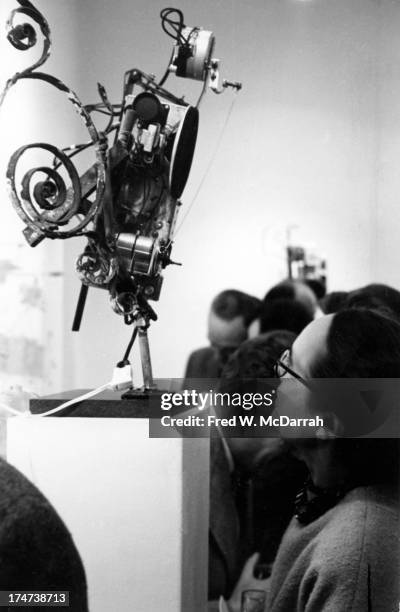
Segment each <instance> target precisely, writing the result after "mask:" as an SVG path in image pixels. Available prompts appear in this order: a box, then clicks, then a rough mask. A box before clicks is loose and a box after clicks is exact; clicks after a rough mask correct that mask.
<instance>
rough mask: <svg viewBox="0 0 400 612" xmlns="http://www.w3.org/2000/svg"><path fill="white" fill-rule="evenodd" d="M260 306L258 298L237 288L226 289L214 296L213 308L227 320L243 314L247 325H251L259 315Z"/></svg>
mask: <svg viewBox="0 0 400 612" xmlns="http://www.w3.org/2000/svg"><path fill="white" fill-rule="evenodd" d="M260 306H261V301H260V300H259V299H258V298H256V297H253V296H252V295H248V294H247V293H243V292H242V291H237V290H236V289H226V290H225V291H222V292H221V293H219V294H218V295H217V296H216V297H215V298H214V300H213V301H212V304H211V310H212V311H213V312H214V314H216V315H217V316H218V317H220V318H221V319H224V320H225V321H231V320H232V319H235V318H236V317H239V316H241V317H243V319H244V322H245V325H246V326H249V325H250V323H252V322H253V321H254V319H256V318H257V317H258V315H259V312H260Z"/></svg>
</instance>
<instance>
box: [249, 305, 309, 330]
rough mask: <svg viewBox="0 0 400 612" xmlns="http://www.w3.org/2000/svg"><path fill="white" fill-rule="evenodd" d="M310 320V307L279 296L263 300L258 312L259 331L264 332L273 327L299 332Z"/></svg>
mask: <svg viewBox="0 0 400 612" xmlns="http://www.w3.org/2000/svg"><path fill="white" fill-rule="evenodd" d="M312 320H313V316H312V315H311V312H310V309H309V308H307V307H306V306H305V305H304V304H303V303H302V302H299V301H298V300H289V299H280V298H279V299H274V300H271V301H264V302H263V304H262V307H261V314H260V332H261V333H262V334H264V333H266V332H269V331H273V330H274V329H286V330H288V331H291V332H293V333H295V334H299V333H300V332H302V331H303V329H304V328H305V327H306V326H307V325H308V324H309V323H311V321H312Z"/></svg>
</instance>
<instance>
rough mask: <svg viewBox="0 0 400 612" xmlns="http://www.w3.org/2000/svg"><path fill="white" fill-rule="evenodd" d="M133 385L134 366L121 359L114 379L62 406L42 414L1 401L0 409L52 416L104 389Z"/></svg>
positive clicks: (22, 414)
mask: <svg viewBox="0 0 400 612" xmlns="http://www.w3.org/2000/svg"><path fill="white" fill-rule="evenodd" d="M131 387H132V368H131V364H130V362H129V361H128V360H125V361H121V362H119V364H118V365H117V366H116V367H115V368H114V371H113V376H112V379H111V380H110V381H109V382H108V383H106V384H105V385H101V386H100V387H97V388H96V389H92V390H91V391H88V392H87V393H84V394H83V395H79V396H78V397H74V398H73V399H70V400H68V401H67V402H64V403H63V404H61V405H60V406H56V408H52V409H51V410H47V411H46V412H42V413H41V414H31V413H29V412H20V411H19V410H15V409H14V408H11V406H7V405H6V404H3V403H2V402H0V409H2V410H6V411H7V412H9V413H11V414H12V415H13V416H17V417H29V418H37V417H39V418H42V417H46V416H50V415H53V414H56V413H57V412H61V411H62V410H65V409H66V408H69V407H70V406H73V405H74V404H78V403H79V402H83V401H84V400H88V399H90V398H92V397H94V396H95V395H98V394H99V393H101V392H102V391H105V390H107V389H108V390H110V391H123V390H125V389H130V388H131Z"/></svg>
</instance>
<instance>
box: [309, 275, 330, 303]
mask: <svg viewBox="0 0 400 612" xmlns="http://www.w3.org/2000/svg"><path fill="white" fill-rule="evenodd" d="M304 283H305V284H306V285H307V287H309V288H310V289H311V291H313V293H314V295H315V297H316V298H317V300H318V301H319V300H322V298H323V297H325V295H326V283H325V282H324V281H323V280H320V279H318V278H306V279H305V280H304Z"/></svg>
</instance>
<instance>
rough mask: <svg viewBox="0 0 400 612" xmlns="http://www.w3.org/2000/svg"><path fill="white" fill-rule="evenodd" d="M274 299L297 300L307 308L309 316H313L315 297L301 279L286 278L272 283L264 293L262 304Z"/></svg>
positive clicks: (315, 304)
mask: <svg viewBox="0 0 400 612" xmlns="http://www.w3.org/2000/svg"><path fill="white" fill-rule="evenodd" d="M274 300H297V301H298V302H301V303H302V304H303V305H304V306H305V307H306V308H307V309H308V311H309V313H310V315H311V317H312V318H314V314H315V308H316V306H317V298H316V297H315V294H314V292H313V291H312V289H310V287H308V285H306V283H304V282H303V281H300V280H292V279H290V278H288V279H286V280H283V281H281V282H280V283H278V284H277V285H274V286H273V287H272V288H271V289H270V290H269V291H267V293H266V294H265V297H264V300H263V304H264V305H266V304H269V303H270V302H272V301H274Z"/></svg>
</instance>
